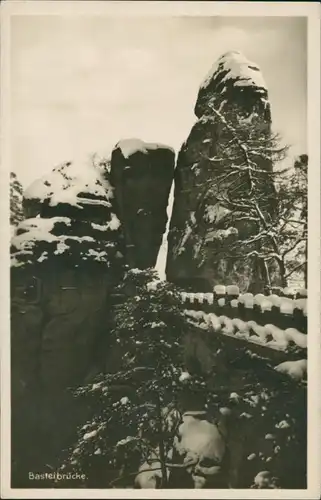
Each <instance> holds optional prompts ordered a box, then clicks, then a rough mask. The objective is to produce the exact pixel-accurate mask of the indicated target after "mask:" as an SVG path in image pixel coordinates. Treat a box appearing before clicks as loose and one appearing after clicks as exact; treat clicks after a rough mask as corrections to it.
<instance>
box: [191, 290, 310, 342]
mask: <svg viewBox="0 0 321 500" xmlns="http://www.w3.org/2000/svg"><path fill="white" fill-rule="evenodd" d="M181 297H182V305H183V307H184V308H185V309H191V310H194V311H203V312H204V313H214V314H215V315H217V316H227V317H228V318H231V319H234V318H239V319H241V320H242V321H245V322H248V321H254V322H255V323H257V324H258V325H260V326H264V325H267V324H272V325H275V326H276V327H278V328H280V329H283V330H286V329H288V328H294V329H296V330H298V331H299V332H302V333H305V334H306V333H307V293H306V290H303V289H302V290H301V291H298V292H297V293H296V295H294V296H293V298H290V295H288V296H280V295H276V294H271V295H263V294H261V293H259V294H257V295H253V294H251V293H244V294H240V293H239V289H238V287H237V286H233V285H231V286H227V287H225V286H216V287H215V288H214V292H213V293H188V292H182V294H181Z"/></svg>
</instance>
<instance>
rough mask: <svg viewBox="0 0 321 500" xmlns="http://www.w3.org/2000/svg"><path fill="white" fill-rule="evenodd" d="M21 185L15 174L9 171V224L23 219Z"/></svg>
mask: <svg viewBox="0 0 321 500" xmlns="http://www.w3.org/2000/svg"><path fill="white" fill-rule="evenodd" d="M22 192H23V190H22V185H21V183H20V182H19V180H18V178H17V175H16V174H15V173H14V172H10V225H11V226H16V225H17V224H18V223H19V222H20V221H21V220H22V219H23V210H22Z"/></svg>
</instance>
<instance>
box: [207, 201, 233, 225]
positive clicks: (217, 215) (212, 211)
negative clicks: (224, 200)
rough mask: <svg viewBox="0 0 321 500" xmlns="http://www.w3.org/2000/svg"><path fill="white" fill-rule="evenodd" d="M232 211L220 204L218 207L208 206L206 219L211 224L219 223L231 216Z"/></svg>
mask: <svg viewBox="0 0 321 500" xmlns="http://www.w3.org/2000/svg"><path fill="white" fill-rule="evenodd" d="M230 212H231V210H229V209H228V208H225V207H222V206H221V205H219V204H218V203H217V204H216V205H207V207H206V209H205V214H204V217H205V219H207V220H208V221H209V222H216V223H217V222H219V221H220V220H222V219H223V218H224V217H225V216H226V215H227V214H229V213H230Z"/></svg>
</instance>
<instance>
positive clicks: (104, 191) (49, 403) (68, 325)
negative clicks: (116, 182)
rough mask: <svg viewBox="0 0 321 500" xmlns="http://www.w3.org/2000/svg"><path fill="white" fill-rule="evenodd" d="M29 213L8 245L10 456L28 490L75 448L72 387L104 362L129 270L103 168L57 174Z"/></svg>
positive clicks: (68, 167)
mask: <svg viewBox="0 0 321 500" xmlns="http://www.w3.org/2000/svg"><path fill="white" fill-rule="evenodd" d="M24 210H25V214H26V215H27V216H28V217H27V219H25V220H24V221H22V222H20V224H19V225H18V227H17V230H16V234H15V236H14V237H13V238H12V242H11V295H12V296H11V366H12V381H11V382H12V383H11V388H12V416H13V426H12V432H13V434H12V437H13V452H12V453H13V457H14V459H17V458H18V461H19V460H20V465H19V464H18V465H17V467H16V469H15V467H14V464H13V472H15V471H16V474H17V475H16V480H17V481H18V483H19V481H20V480H21V481H22V486H23V484H24V485H25V483H24V481H26V482H27V478H28V475H27V471H28V470H38V469H36V468H35V467H36V465H37V463H38V465H39V467H41V465H42V467H43V466H44V463H46V462H43V460H47V461H48V462H47V463H49V464H51V465H53V462H52V461H53V460H54V459H55V457H57V458H58V452H60V451H61V450H62V449H63V448H64V447H65V445H66V443H68V439H69V438H70V433H71V432H73V430H74V428H75V419H77V414H78V413H79V409H78V410H76V409H75V407H74V404H73V401H72V400H73V398H72V397H71V394H70V392H69V388H71V387H77V386H79V385H81V384H83V383H84V382H85V380H86V378H87V377H88V376H89V377H90V374H91V373H92V371H93V370H94V369H95V368H96V369H99V368H100V369H101V367H102V366H103V363H104V361H105V360H104V359H102V357H101V356H103V355H104V353H105V355H106V348H107V350H108V345H107V346H106V342H108V311H109V310H110V292H111V291H112V290H113V287H114V285H115V284H116V283H118V282H119V280H120V279H121V276H122V272H123V254H122V237H121V224H120V221H119V220H118V218H117V216H116V214H115V212H114V209H113V189H112V187H111V185H110V183H109V182H108V180H107V179H106V178H105V172H104V171H103V170H102V169H100V168H99V167H95V166H92V165H86V164H84V165H81V164H77V163H66V164H64V165H62V166H60V167H57V168H55V169H54V170H53V171H52V172H51V173H49V174H48V175H46V176H45V177H43V178H42V179H39V180H37V181H35V182H34V183H33V184H32V185H31V186H30V188H29V189H27V190H26V193H25V199H24ZM102 346H103V347H104V349H102ZM38 459H39V462H37V460H38ZM41 470H42V469H41Z"/></svg>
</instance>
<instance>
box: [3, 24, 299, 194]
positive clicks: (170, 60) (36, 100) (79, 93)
mask: <svg viewBox="0 0 321 500" xmlns="http://www.w3.org/2000/svg"><path fill="white" fill-rule="evenodd" d="M11 23H12V24H11V92H12V93H11V121H12V165H11V170H13V171H15V172H16V173H17V175H18V177H19V179H20V180H21V182H22V183H23V185H24V186H25V187H26V186H27V185H28V184H29V183H30V182H31V181H32V180H33V179H35V178H37V177H38V176H39V175H43V174H44V173H45V172H47V171H50V170H51V169H52V168H53V167H54V166H56V165H57V164H59V163H60V162H63V161H67V160H72V159H76V158H78V157H84V156H89V155H90V154H91V153H94V152H97V153H98V154H100V155H103V156H108V155H109V154H110V152H111V150H112V148H113V146H114V145H115V143H117V142H118V141H119V140H120V139H123V138H127V137H138V138H141V139H143V140H146V141H151V142H162V143H165V144H168V145H170V146H172V147H174V148H175V150H177V149H179V147H180V145H181V143H182V142H183V141H184V140H185V139H186V137H187V135H188V133H189V131H190V129H191V127H192V125H193V123H194V121H195V119H196V118H195V116H194V114H193V108H194V104H195V99H196V96H197V92H198V87H199V85H200V83H201V81H202V80H203V78H204V76H205V75H206V74H207V72H208V70H209V68H210V67H211V65H212V64H213V62H214V61H215V60H216V59H217V58H218V57H219V56H220V55H221V54H222V53H224V52H226V51H228V50H233V49H234V50H241V51H242V52H243V53H244V54H245V55H246V56H247V57H248V58H249V59H251V60H252V61H254V62H255V63H257V64H258V65H259V66H260V67H261V70H262V72H263V76H264V78H265V80H266V83H267V85H268V89H269V96H270V101H271V105H272V117H273V124H274V128H275V129H276V130H278V131H279V132H281V134H282V135H283V137H284V140H285V142H287V143H288V144H291V145H292V146H293V148H292V154H293V155H295V154H299V153H302V152H305V151H306V94H307V89H306V21H305V19H304V18H298V17H296V18H295V17H293V18H289V17H288V18H285V17H282V18H279V17H260V18H258V17H252V18H249V17H246V18H242V17H239V18H235V17H207V18H206V17H170V18H169V17H167V18H166V17H165V18H164V17H163V18H155V17H154V18H127V19H126V18H108V17H103V16H99V17H98V16H96V17H88V16H86V17H81V16H72V17H67V16H53V15H50V16H49V15H48V16H39V15H38V16H30V15H29V16H15V17H13V18H12V21H11Z"/></svg>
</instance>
